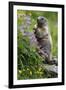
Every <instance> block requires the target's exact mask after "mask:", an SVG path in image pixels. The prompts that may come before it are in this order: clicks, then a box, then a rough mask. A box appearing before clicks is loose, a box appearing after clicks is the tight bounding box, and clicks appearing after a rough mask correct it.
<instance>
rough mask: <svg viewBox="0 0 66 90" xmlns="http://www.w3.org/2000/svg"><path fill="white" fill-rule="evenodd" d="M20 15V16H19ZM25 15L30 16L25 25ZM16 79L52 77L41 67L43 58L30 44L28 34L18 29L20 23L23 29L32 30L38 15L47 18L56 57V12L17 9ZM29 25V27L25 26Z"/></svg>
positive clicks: (53, 52)
mask: <svg viewBox="0 0 66 90" xmlns="http://www.w3.org/2000/svg"><path fill="white" fill-rule="evenodd" d="M19 15H20V16H19ZM25 15H26V16H27V15H28V16H30V18H31V20H30V22H31V24H30V25H26V21H25V19H24V17H25ZM17 16H18V18H17V26H18V30H17V32H18V33H17V40H18V41H17V43H18V47H17V49H18V53H17V56H18V57H17V62H18V67H17V70H18V72H17V79H19V80H22V79H38V78H52V77H54V76H53V75H52V74H51V73H49V74H48V72H47V71H46V70H45V69H44V68H42V60H43V58H42V57H41V56H40V55H39V54H38V53H37V50H36V47H32V46H31V45H30V40H29V37H28V36H24V35H23V32H21V30H20V28H19V27H20V26H21V25H25V26H26V28H25V29H24V30H25V31H27V30H28V32H33V27H34V25H35V23H36V19H37V17H38V16H44V17H46V18H47V19H48V25H49V30H50V33H51V36H52V39H53V48H52V54H53V56H56V57H57V22H58V21H57V13H56V12H41V11H22V10H18V11H17ZM28 26H29V28H27V27H28Z"/></svg>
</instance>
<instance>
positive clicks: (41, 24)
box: [37, 16, 48, 27]
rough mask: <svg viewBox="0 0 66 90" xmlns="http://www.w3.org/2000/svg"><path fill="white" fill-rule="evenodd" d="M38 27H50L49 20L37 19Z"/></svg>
mask: <svg viewBox="0 0 66 90" xmlns="http://www.w3.org/2000/svg"><path fill="white" fill-rule="evenodd" d="M37 25H38V27H43V26H47V25H48V20H47V19H46V18H45V17H43V16H39V17H38V18H37Z"/></svg>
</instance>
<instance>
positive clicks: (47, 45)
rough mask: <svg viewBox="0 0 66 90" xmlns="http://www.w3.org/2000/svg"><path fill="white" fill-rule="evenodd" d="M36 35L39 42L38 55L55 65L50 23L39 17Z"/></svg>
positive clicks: (35, 29) (35, 30)
mask: <svg viewBox="0 0 66 90" xmlns="http://www.w3.org/2000/svg"><path fill="white" fill-rule="evenodd" d="M34 34H35V37H36V39H37V42H38V47H39V48H38V53H39V54H40V55H41V56H43V57H44V58H45V61H46V62H47V63H49V64H53V62H54V61H52V54H51V48H52V39H51V35H50V33H49V30H48V21H47V19H46V18H45V17H43V16H39V17H38V18H37V24H36V25H35V26H34Z"/></svg>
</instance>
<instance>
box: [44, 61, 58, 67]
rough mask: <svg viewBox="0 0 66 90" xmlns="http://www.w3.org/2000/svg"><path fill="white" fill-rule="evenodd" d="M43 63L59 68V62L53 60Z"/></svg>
mask: <svg viewBox="0 0 66 90" xmlns="http://www.w3.org/2000/svg"><path fill="white" fill-rule="evenodd" d="M43 63H44V64H50V65H56V66H58V62H57V61H56V60H52V61H47V60H45V61H43Z"/></svg>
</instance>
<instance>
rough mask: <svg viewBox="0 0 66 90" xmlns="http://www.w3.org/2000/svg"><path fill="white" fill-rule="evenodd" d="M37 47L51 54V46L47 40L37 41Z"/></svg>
mask: <svg viewBox="0 0 66 90" xmlns="http://www.w3.org/2000/svg"><path fill="white" fill-rule="evenodd" d="M38 45H39V47H40V49H42V50H43V51H44V52H45V53H47V54H49V53H50V52H51V44H50V41H49V40H48V39H42V40H39V41H38Z"/></svg>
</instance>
